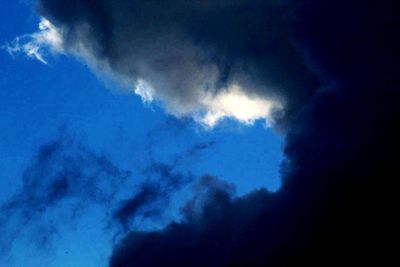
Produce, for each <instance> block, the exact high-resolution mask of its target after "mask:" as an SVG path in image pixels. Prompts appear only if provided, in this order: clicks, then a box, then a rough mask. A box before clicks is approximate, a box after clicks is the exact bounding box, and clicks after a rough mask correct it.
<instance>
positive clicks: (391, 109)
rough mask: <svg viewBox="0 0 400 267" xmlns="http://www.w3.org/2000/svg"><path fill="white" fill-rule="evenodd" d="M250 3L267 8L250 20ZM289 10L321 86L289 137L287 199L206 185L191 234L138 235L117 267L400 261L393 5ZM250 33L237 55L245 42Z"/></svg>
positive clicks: (192, 205)
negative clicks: (397, 247)
mask: <svg viewBox="0 0 400 267" xmlns="http://www.w3.org/2000/svg"><path fill="white" fill-rule="evenodd" d="M201 3H203V2H201ZM218 3H220V2H218ZM242 3H247V5H248V6H253V5H254V6H256V3H257V1H252V2H251V3H250V2H248V1H243V2H242V1H240V2H239V4H238V6H240V7H241V8H242V12H243V13H246V12H247V9H244V6H241V4H242ZM288 3H289V6H288V8H289V9H288V12H289V13H288V14H290V15H291V16H290V18H289V21H290V22H289V23H288V25H289V26H290V29H291V31H292V33H293V38H294V40H295V42H296V44H297V46H296V47H298V49H299V50H300V51H301V53H302V55H303V56H304V61H305V62H307V66H308V67H309V68H310V70H311V71H312V72H314V73H317V74H318V76H319V78H320V81H321V83H322V84H323V86H322V87H321V89H320V90H319V91H318V92H317V93H315V94H314V95H313V97H312V98H310V99H308V101H307V103H306V104H305V106H304V107H303V108H302V109H301V110H300V111H299V112H297V113H296V116H295V117H294V119H293V120H292V121H291V123H290V125H289V128H288V132H287V136H286V144H285V154H286V159H285V160H284V163H283V165H282V179H283V187H282V189H281V190H280V191H279V192H277V193H274V194H271V193H268V192H267V191H265V190H259V191H255V192H253V193H251V194H249V195H247V196H244V197H241V198H235V197H234V196H233V195H232V192H231V191H229V190H227V189H226V187H224V186H222V187H221V186H220V185H218V183H206V186H203V187H201V186H200V188H203V189H200V190H199V191H195V192H194V198H193V201H191V202H189V203H188V205H187V207H186V208H185V209H184V210H183V214H184V216H185V219H184V220H183V221H182V222H180V223H172V224H170V225H169V226H168V227H166V228H165V229H163V230H160V231H153V232H131V234H129V235H128V236H127V237H126V238H125V240H123V241H122V242H121V243H120V245H119V246H118V247H117V248H116V249H115V250H114V253H113V256H112V258H111V260H110V265H111V266H141V267H146V266H303V265H304V266H340V265H354V266H361V265H367V264H368V265H378V266H379V265H390V264H391V263H390V262H392V261H393V260H394V259H395V258H396V252H395V251H394V248H393V245H392V243H391V242H392V241H393V242H394V241H395V238H394V233H395V229H397V225H396V222H397V220H396V219H395V209H396V204H395V203H396V201H395V198H396V197H395V196H396V195H397V193H396V192H395V190H396V189H395V188H396V186H395V184H394V183H395V180H396V177H397V176H398V168H397V167H396V165H397V163H396V162H397V161H398V152H397V148H398V144H399V142H398V136H399V132H398V130H397V129H396V125H395V122H396V121H397V118H398V114H399V112H398V110H397V106H398V105H397V99H398V98H399V93H398V89H399V76H398V73H399V64H398V60H397V59H398V58H399V57H398V56H399V54H398V53H399V52H398V47H399V41H398V40H397V39H398V38H396V36H397V31H398V30H396V28H397V26H396V25H398V24H399V16H398V12H397V11H396V9H395V8H394V1H380V2H372V1H356V0H354V1H330V0H328V1H314V0H310V1H301V2H299V1H289V2H288ZM207 4H208V3H207ZM234 5H235V4H232V3H225V2H221V3H220V4H215V5H212V4H210V5H206V4H204V6H207V7H209V6H210V9H209V10H211V11H213V9H212V8H214V7H215V6H219V7H220V8H221V9H220V10H218V12H216V14H218V15H221V17H222V18H224V16H228V15H227V14H235V13H231V8H232V6H234ZM225 11H226V12H227V13H226V14H225V13H224V12H225ZM228 11H229V13H228ZM260 12H262V11H260ZM248 14H251V15H252V16H253V17H252V20H251V21H252V22H251V23H260V25H262V26H260V27H261V29H263V28H262V27H263V26H269V25H270V24H268V23H267V22H265V21H264V19H265V20H268V17H271V16H272V18H273V17H274V16H275V15H276V14H274V13H273V12H272V13H267V14H264V15H265V16H261V15H259V13H257V12H249V13H248ZM268 15H270V16H268ZM244 16H245V15H244ZM228 17H229V16H228ZM208 19H209V17H208V16H206V18H205V19H204V20H205V22H207V20H208ZM231 20H232V22H235V21H236V18H235V17H234V16H233V15H232V18H231ZM222 21H223V20H222ZM237 21H238V23H239V24H240V22H241V18H240V15H239V18H238V19H237ZM210 25H212V26H213V28H211V27H210V28H204V30H206V31H207V34H211V33H214V34H216V37H215V38H216V39H218V38H221V41H222V40H224V39H225V38H226V35H225V34H224V32H222V31H221V28H220V27H223V26H224V23H221V24H218V23H217V21H215V23H210ZM239 29H240V27H239ZM274 29H275V30H276V31H278V32H281V31H282V29H281V28H279V27H276V28H274ZM226 31H228V30H226ZM243 32H245V33H248V34H251V33H252V31H251V28H250V29H247V28H243ZM265 32H266V31H265V30H261V31H260V33H259V34H260V35H261V36H264V34H265V35H266V36H267V35H268V33H265ZM284 32H285V31H284ZM218 33H220V35H218ZM240 33H241V32H240V31H239V32H238V35H237V37H238V39H239V41H238V42H239V43H241V42H242V41H243V40H246V38H245V37H243V35H241V34H240ZM231 34H232V36H234V35H235V31H231ZM240 38H244V39H240ZM228 40H229V39H228ZM229 41H231V42H233V41H234V40H229ZM233 45H234V44H233ZM280 45H282V43H279V45H278V47H279V46H280ZM254 51H257V50H256V49H255V50H254ZM282 54H283V55H288V56H289V55H290V53H288V52H287V51H285V50H284V51H282ZM281 63H282V66H281V67H282V68H285V67H288V68H290V64H289V66H288V65H287V64H288V62H287V61H281ZM262 77H263V76H262ZM264 77H268V76H264ZM291 78H292V77H291V76H289V77H288V79H291ZM294 81H296V79H294ZM298 89H299V90H300V91H301V90H303V88H302V87H299V88H298ZM289 95H290V94H289ZM289 102H290V101H289ZM204 188H205V189H204ZM198 199H200V200H201V201H200V204H196V203H199V202H198ZM155 255H156V256H155Z"/></svg>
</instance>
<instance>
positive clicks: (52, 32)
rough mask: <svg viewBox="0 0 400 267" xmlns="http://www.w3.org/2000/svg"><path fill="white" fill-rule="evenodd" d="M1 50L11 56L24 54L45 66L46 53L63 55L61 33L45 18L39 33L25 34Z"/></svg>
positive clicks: (40, 25) (42, 19)
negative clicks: (4, 50)
mask: <svg viewBox="0 0 400 267" xmlns="http://www.w3.org/2000/svg"><path fill="white" fill-rule="evenodd" d="M2 48H4V49H6V51H7V52H8V53H10V54H11V55H12V56H14V55H16V54H24V55H26V56H28V57H29V58H34V59H37V60H39V61H40V62H42V63H43V64H47V61H46V60H45V55H46V54H48V52H52V53H63V39H62V35H61V33H60V32H59V31H58V29H57V28H56V27H54V25H52V24H51V23H50V22H49V21H48V20H46V19H45V18H41V20H40V23H39V31H38V32H36V33H33V34H25V35H22V36H20V37H17V38H15V40H14V41H13V42H11V43H9V44H7V45H5V46H3V47H2Z"/></svg>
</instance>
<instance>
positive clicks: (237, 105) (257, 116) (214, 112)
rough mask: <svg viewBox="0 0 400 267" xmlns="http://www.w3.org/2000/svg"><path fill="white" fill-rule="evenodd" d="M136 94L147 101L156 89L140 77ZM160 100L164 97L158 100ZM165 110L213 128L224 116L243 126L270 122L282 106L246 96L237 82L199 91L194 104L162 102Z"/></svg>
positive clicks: (275, 102)
mask: <svg viewBox="0 0 400 267" xmlns="http://www.w3.org/2000/svg"><path fill="white" fill-rule="evenodd" d="M134 91H135V93H136V94H137V95H139V96H140V97H141V98H142V100H143V102H145V103H150V102H152V101H154V100H155V99H157V95H156V93H155V92H156V90H155V89H154V88H152V87H151V86H150V85H149V83H147V82H146V81H144V80H143V79H139V80H138V82H137V85H136V87H135V90H134ZM161 101H162V102H163V100H162V99H161ZM164 102H167V103H166V108H167V111H168V112H169V113H171V114H173V115H175V116H177V117H184V116H191V117H193V118H194V119H195V120H196V121H197V122H199V123H201V124H202V125H204V126H205V127H207V128H213V127H214V126H216V125H217V124H218V123H219V122H221V121H222V120H223V119H234V120H236V121H238V122H240V123H243V124H245V125H252V124H253V123H254V122H255V121H257V120H264V121H265V122H266V125H270V124H271V123H272V114H271V113H272V111H273V110H279V109H282V108H283V106H282V104H281V103H279V102H277V101H272V100H268V99H265V98H262V97H259V96H249V95H247V94H246V93H245V92H244V90H243V89H242V88H241V87H240V86H239V85H237V84H234V85H232V86H230V87H229V88H225V89H224V90H220V91H219V92H218V93H216V94H215V93H211V92H204V91H203V92H202V95H201V96H200V97H199V99H198V101H197V102H196V103H193V104H192V105H188V106H185V107H184V108H182V106H181V105H180V104H179V103H176V102H174V101H173V100H170V101H168V100H167V101H165V100H164Z"/></svg>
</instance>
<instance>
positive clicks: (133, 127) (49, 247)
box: [0, 0, 282, 266]
mask: <svg viewBox="0 0 400 267" xmlns="http://www.w3.org/2000/svg"><path fill="white" fill-rule="evenodd" d="M38 23H39V17H37V15H36V14H35V12H34V11H33V9H32V7H31V6H30V5H29V4H27V3H25V1H10V0H8V1H6V2H5V3H3V5H2V8H1V9H0V45H5V44H7V43H9V42H11V41H12V40H14V38H15V37H16V36H21V35H23V34H25V33H31V32H34V31H36V30H37V25H38ZM47 60H48V62H49V64H47V65H45V64H43V63H41V62H40V61H38V60H34V59H29V58H27V57H25V56H23V55H16V56H15V57H12V56H11V55H10V54H8V53H7V51H5V50H4V49H2V50H0V201H1V203H3V205H4V203H7V201H9V199H11V198H12V197H13V195H15V194H18V192H21V188H22V186H23V181H22V177H23V173H24V172H25V170H26V169H27V168H28V167H29V166H30V165H31V164H32V162H33V161H34V159H35V157H36V155H37V153H38V150H39V149H40V147H42V145H43V144H46V143H49V142H52V141H54V140H57V139H58V138H59V137H60V136H68V138H70V139H73V140H76V141H75V142H78V143H81V144H84V146H85V147H88V148H89V149H90V150H91V151H94V153H97V154H99V155H103V156H104V157H107V158H108V159H109V160H110V161H111V162H113V163H114V164H115V165H116V166H118V168H120V169H122V170H126V171H129V172H130V173H131V175H130V176H129V179H130V181H129V182H128V186H126V187H125V188H122V189H121V191H124V192H122V193H121V194H120V195H119V196H118V197H120V199H116V200H123V199H124V196H126V195H124V194H129V193H130V192H134V191H135V190H136V188H135V186H136V185H138V184H140V183H141V182H143V181H145V180H146V179H147V178H148V177H146V176H145V175H144V174H143V170H145V169H146V168H147V167H148V166H150V165H151V164H152V163H154V162H161V163H166V164H170V163H171V164H172V163H176V162H177V161H176V159H177V158H179V157H180V156H181V155H183V157H187V158H184V159H182V160H181V159H180V160H179V164H177V166H174V168H175V167H176V168H177V170H178V171H180V172H185V173H188V172H190V173H191V174H192V175H193V176H194V177H195V178H198V177H200V176H202V175H204V174H211V175H215V176H217V177H219V178H220V179H222V180H225V181H228V182H230V183H233V184H235V186H236V188H237V194H238V195H242V194H244V193H247V192H250V191H252V190H254V189H255V188H261V187H266V188H268V189H269V190H271V191H276V190H277V189H278V188H279V185H280V181H279V164H280V161H281V159H282V152H281V146H282V137H281V136H279V135H278V134H277V133H276V132H274V131H273V130H272V129H271V128H268V127H266V126H265V123H264V122H262V121H258V122H256V123H255V124H254V125H252V126H248V125H243V124H241V123H238V122H234V121H228V120H225V121H222V122H221V123H219V124H218V125H217V126H215V127H214V128H212V129H206V128H204V127H203V126H202V125H200V124H198V123H196V122H194V121H193V120H192V119H177V118H174V117H172V116H171V115H168V114H167V113H166V112H165V111H164V110H163V109H162V108H160V107H158V106H157V105H156V104H144V103H143V102H142V100H141V98H140V97H139V96H137V95H135V94H134V93H133V90H132V91H129V90H127V89H126V88H119V87H118V85H116V84H114V83H112V82H107V81H105V79H104V77H99V75H96V74H94V73H93V72H92V71H91V70H90V69H89V68H88V67H87V66H86V65H85V64H83V63H82V62H79V61H78V60H76V59H74V58H72V57H68V56H65V55H58V56H50V57H48V58H47ZM205 143H212V144H213V145H212V146H210V147H208V148H206V149H204V150H201V151H200V152H199V153H196V154H195V155H191V154H189V155H190V156H187V155H188V154H187V153H186V152H187V151H188V150H190V149H191V148H193V147H194V146H196V145H198V144H205ZM185 153H186V154H185ZM190 192H191V191H190V186H189V185H188V186H185V187H184V188H182V189H181V190H179V191H178V192H176V193H175V194H174V196H172V197H171V202H170V203H169V205H167V207H166V211H165V215H163V218H162V219H159V220H155V221H152V220H142V221H136V222H134V223H133V224H132V225H131V227H136V228H137V229H153V228H157V227H161V226H162V225H164V224H165V223H167V222H168V221H169V220H171V219H178V220H179V207H180V205H181V204H182V203H183V200H184V199H186V198H187V197H188V196H189V195H190ZM62 205H66V206H62ZM68 207H69V206H68V205H67V204H66V203H63V204H60V206H59V207H56V208H54V209H53V210H52V211H51V212H50V213H51V214H50V215H49V214H46V212H44V213H42V214H41V215H40V219H35V217H34V218H31V220H32V221H30V224H29V225H26V226H23V227H22V228H21V229H18V231H17V234H16V235H15V236H13V235H10V236H11V238H10V239H8V240H6V242H9V243H8V244H9V245H10V248H9V249H6V251H5V252H2V253H1V254H0V266H102V265H103V266H105V265H106V264H107V260H108V258H107V257H108V256H109V254H110V253H111V247H112V237H113V236H115V233H116V231H117V230H116V229H114V228H112V227H111V228H112V229H111V228H109V227H106V226H107V225H106V224H103V222H105V221H106V219H105V213H106V208H107V207H105V206H102V205H100V204H93V205H91V206H90V205H89V207H88V208H87V210H86V211H85V212H83V213H82V214H80V216H79V218H78V219H74V220H71V221H66V222H65V223H64V224H58V226H57V227H58V228H59V229H56V232H57V234H55V235H52V237H51V240H50V241H48V242H45V245H40V244H37V243H40V242H39V241H37V240H36V241H35V238H33V239H32V237H33V236H35V232H37V231H42V230H43V229H47V230H48V229H49V228H48V227H47V226H48V224H50V223H51V221H52V220H59V218H63V217H62V216H63V215H62V214H63V212H64V210H65V209H68ZM8 214H9V215H10V218H7V219H6V220H2V221H1V220H0V223H3V225H0V227H4V228H3V229H6V230H2V231H9V232H13V231H14V230H15V228H16V227H20V226H21V225H19V222H18V218H17V215H15V216H14V214H13V212H12V211H11V212H10V213H8ZM14 220H15V221H14ZM35 220H37V221H35ZM99 222H102V223H99ZM41 229H42V230H41ZM43 231H44V230H43ZM1 238H2V237H0V239H1ZM3 238H4V237H3ZM78 242H79V243H81V244H83V246H85V247H86V248H87V249H86V252H85V254H82V253H81V251H80V250H79V249H77V247H75V246H74V244H75V243H78ZM28 262H29V264H28Z"/></svg>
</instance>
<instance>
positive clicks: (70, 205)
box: [0, 136, 130, 253]
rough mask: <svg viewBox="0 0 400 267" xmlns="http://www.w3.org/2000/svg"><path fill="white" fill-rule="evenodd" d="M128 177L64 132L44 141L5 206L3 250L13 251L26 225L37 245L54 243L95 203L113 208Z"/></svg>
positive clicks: (1, 225)
mask: <svg viewBox="0 0 400 267" xmlns="http://www.w3.org/2000/svg"><path fill="white" fill-rule="evenodd" d="M129 176H130V173H129V172H126V171H121V170H120V169H119V168H118V167H117V166H116V165H114V164H113V163H112V162H111V161H110V160H109V159H108V158H107V157H105V156H103V155H99V154H97V153H95V152H93V151H91V150H90V149H88V148H87V147H85V146H83V145H82V144H80V143H79V142H77V141H76V140H73V139H71V138H67V137H65V136H60V137H59V138H58V139H56V140H55V141H52V142H49V143H47V144H44V145H42V146H41V147H40V149H39V151H38V153H37V155H36V156H35V158H34V159H33V160H32V162H31V165H30V166H29V167H28V168H27V169H26V170H25V171H24V173H23V176H22V187H21V189H20V190H19V191H18V192H16V193H15V194H14V196H13V197H12V198H11V199H9V200H8V201H6V202H5V203H3V204H2V205H1V206H0V210H1V216H0V229H1V232H2V239H1V247H2V249H4V250H8V249H10V246H11V245H12V241H14V240H15V239H17V238H20V237H21V233H23V232H24V231H25V230H27V229H33V230H32V231H31V235H32V236H31V238H32V239H33V241H32V243H33V244H36V245H37V246H38V247H39V248H45V247H46V246H50V244H51V240H52V237H53V236H54V234H55V233H57V232H58V230H59V228H60V227H59V226H60V225H63V224H64V223H65V222H72V221H74V220H75V219H77V217H79V215H81V214H82V213H85V212H86V211H87V209H88V208H90V207H92V206H93V205H96V204H98V205H103V206H108V207H112V206H113V205H112V204H113V202H115V201H116V200H117V199H116V197H117V193H118V192H119V190H120V188H121V187H122V186H123V184H124V183H125V181H126V179H127V178H128V177H129ZM2 252H3V253H4V252H6V251H2Z"/></svg>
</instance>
